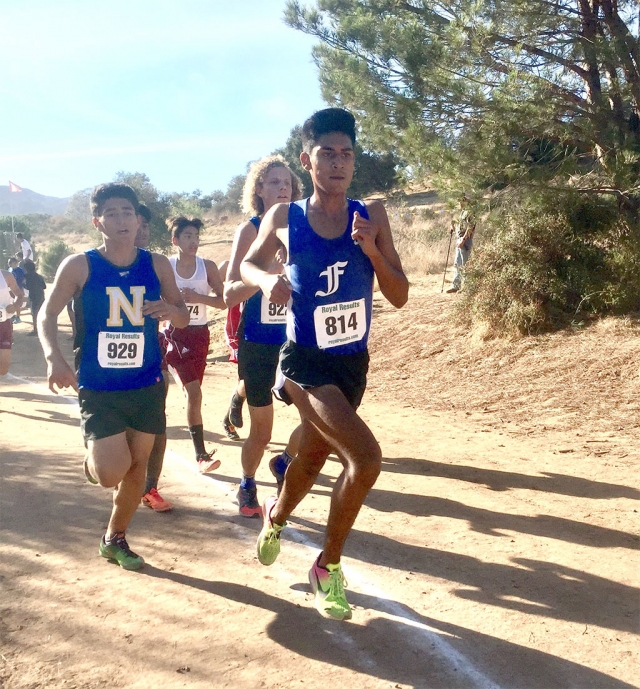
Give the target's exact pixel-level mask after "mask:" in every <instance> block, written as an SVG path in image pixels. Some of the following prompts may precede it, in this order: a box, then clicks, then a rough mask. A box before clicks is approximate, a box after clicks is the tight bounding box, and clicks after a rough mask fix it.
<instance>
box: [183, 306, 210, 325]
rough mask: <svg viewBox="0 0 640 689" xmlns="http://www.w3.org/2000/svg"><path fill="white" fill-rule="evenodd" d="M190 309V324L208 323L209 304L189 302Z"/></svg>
mask: <svg viewBox="0 0 640 689" xmlns="http://www.w3.org/2000/svg"><path fill="white" fill-rule="evenodd" d="M187 308H188V309H189V325H206V324H207V305H206V304H187Z"/></svg>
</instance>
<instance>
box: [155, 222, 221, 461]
mask: <svg viewBox="0 0 640 689" xmlns="http://www.w3.org/2000/svg"><path fill="white" fill-rule="evenodd" d="M166 225H167V228H168V229H169V232H171V242H172V244H173V246H174V247H175V248H176V249H177V252H178V253H177V254H174V255H173V256H171V258H170V259H169V261H170V263H171V266H172V268H173V272H174V274H175V278H176V283H177V285H178V288H179V289H180V293H181V294H182V296H183V298H184V300H185V302H186V304H187V308H188V309H189V317H190V318H189V323H188V325H187V326H186V327H181V328H178V327H175V326H174V325H171V324H170V325H168V326H167V327H165V328H163V329H162V330H161V336H162V340H163V344H162V346H163V349H164V351H165V352H166V357H167V364H169V369H170V371H171V373H172V374H173V377H174V378H175V380H176V382H179V383H180V385H181V386H182V389H183V391H184V394H185V396H186V398H187V424H188V426H189V434H190V435H191V440H192V442H193V447H194V451H195V456H196V457H195V458H196V462H197V465H198V470H199V471H200V472H201V473H203V474H206V473H208V472H210V471H213V470H214V469H217V468H218V467H219V466H220V460H219V459H214V458H213V454H214V453H215V449H214V450H213V451H211V452H207V451H206V449H205V446H204V424H203V418H202V380H203V378H204V371H205V368H206V365H207V354H208V352H209V339H210V333H209V326H208V325H207V306H212V307H214V308H218V309H226V308H227V307H226V305H225V303H224V300H223V298H222V291H223V287H222V280H221V279H220V274H219V273H218V268H217V266H216V264H215V263H214V262H213V261H210V260H208V259H205V258H202V257H201V256H198V255H197V254H198V247H199V245H200V230H201V229H202V227H203V223H202V220H200V219H199V218H186V217H184V216H182V215H181V216H178V217H174V218H168V219H167V220H166Z"/></svg>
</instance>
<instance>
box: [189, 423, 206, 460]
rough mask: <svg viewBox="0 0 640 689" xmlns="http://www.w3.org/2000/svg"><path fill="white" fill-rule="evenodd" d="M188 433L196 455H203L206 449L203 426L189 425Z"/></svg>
mask: <svg viewBox="0 0 640 689" xmlns="http://www.w3.org/2000/svg"><path fill="white" fill-rule="evenodd" d="M189 435H191V440H192V441H193V447H195V449H196V456H198V455H205V454H207V451H206V450H205V449H204V426H203V425H202V424H199V425H198V426H189Z"/></svg>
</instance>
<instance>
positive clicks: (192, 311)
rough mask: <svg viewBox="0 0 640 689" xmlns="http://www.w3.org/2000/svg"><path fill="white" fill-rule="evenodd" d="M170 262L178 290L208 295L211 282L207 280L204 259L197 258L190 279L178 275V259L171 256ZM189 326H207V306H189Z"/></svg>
mask: <svg viewBox="0 0 640 689" xmlns="http://www.w3.org/2000/svg"><path fill="white" fill-rule="evenodd" d="M169 261H170V263H171V267H172V268H173V272H174V274H175V276H176V284H177V285H178V289H192V290H193V291H194V292H197V293H198V294H204V295H207V294H209V292H210V291H211V287H210V286H209V280H208V279H207V266H206V265H205V263H204V258H200V256H196V269H195V272H194V273H193V275H192V276H191V277H190V278H183V277H180V275H178V269H177V264H178V257H177V256H170V257H169ZM187 308H188V309H189V325H206V324H207V306H206V304H189V303H187Z"/></svg>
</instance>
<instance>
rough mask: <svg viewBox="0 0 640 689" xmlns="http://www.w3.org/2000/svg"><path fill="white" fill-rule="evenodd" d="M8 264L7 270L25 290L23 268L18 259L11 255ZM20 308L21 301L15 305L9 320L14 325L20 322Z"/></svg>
mask: <svg viewBox="0 0 640 689" xmlns="http://www.w3.org/2000/svg"><path fill="white" fill-rule="evenodd" d="M8 265H9V272H10V273H11V275H13V277H14V278H15V280H16V282H17V283H18V287H19V288H20V289H21V290H22V292H24V290H25V284H24V269H23V268H21V267H20V265H19V261H18V259H17V258H16V257H15V256H11V258H10V259H9V261H8ZM21 310H22V301H21V302H20V303H19V304H18V306H16V310H15V313H14V314H13V316H12V317H11V322H12V323H13V324H14V325H15V324H17V323H22V321H21V320H20V311H21Z"/></svg>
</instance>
